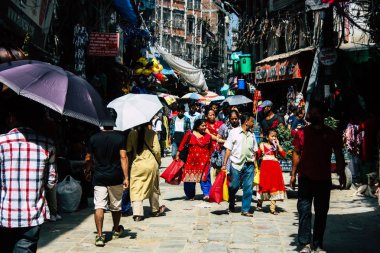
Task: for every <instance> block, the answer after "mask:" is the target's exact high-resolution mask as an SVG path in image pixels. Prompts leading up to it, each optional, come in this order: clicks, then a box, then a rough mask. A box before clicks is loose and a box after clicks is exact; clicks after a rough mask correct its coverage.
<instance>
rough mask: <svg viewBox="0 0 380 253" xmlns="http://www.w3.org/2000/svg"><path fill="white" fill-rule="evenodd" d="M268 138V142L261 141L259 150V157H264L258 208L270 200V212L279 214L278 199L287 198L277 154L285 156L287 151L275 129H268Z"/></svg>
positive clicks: (261, 166) (261, 168) (261, 167)
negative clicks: (277, 210)
mask: <svg viewBox="0 0 380 253" xmlns="http://www.w3.org/2000/svg"><path fill="white" fill-rule="evenodd" d="M266 139H267V141H268V142H261V143H260V145H259V151H258V152H257V154H258V157H259V158H260V159H261V158H262V161H261V165H260V182H259V190H258V193H259V198H260V200H259V201H258V203H257V208H258V209H261V207H262V201H264V200H270V212H271V214H274V215H277V214H278V213H277V212H276V201H278V200H279V201H283V200H284V199H285V193H286V190H285V184H284V178H283V177H282V169H281V166H280V163H279V162H278V160H277V157H276V156H278V155H280V156H282V157H283V158H285V156H286V153H285V151H284V149H283V148H282V147H281V145H280V143H279V141H278V139H277V131H276V130H275V129H270V130H268V133H267V135H266ZM261 156H262V157H261Z"/></svg>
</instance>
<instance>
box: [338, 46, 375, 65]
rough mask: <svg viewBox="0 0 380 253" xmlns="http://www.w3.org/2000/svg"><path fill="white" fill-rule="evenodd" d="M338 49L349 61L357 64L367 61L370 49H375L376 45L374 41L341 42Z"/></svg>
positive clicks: (369, 56)
mask: <svg viewBox="0 0 380 253" xmlns="http://www.w3.org/2000/svg"><path fill="white" fill-rule="evenodd" d="M339 50H340V51H341V52H343V53H344V54H346V55H347V56H348V58H349V59H350V61H351V62H353V63H356V64H359V63H364V62H368V61H369V59H370V58H371V52H372V50H376V45H375V43H371V44H369V45H363V44H356V43H346V44H342V45H341V46H340V47H339Z"/></svg>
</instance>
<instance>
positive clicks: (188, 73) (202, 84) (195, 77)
mask: <svg viewBox="0 0 380 253" xmlns="http://www.w3.org/2000/svg"><path fill="white" fill-rule="evenodd" d="M157 51H158V53H159V54H160V55H161V56H162V58H163V59H164V60H165V61H166V62H167V64H169V66H170V67H171V68H172V69H174V70H176V71H178V72H179V74H180V75H181V77H182V78H183V79H184V80H185V81H186V82H187V83H189V84H190V85H191V86H193V87H194V88H196V89H199V90H208V87H207V84H206V79H205V77H204V75H203V72H202V70H201V69H197V68H196V67H194V66H193V65H191V64H190V63H188V62H187V61H185V60H183V59H181V58H178V57H177V56H174V55H172V54H170V53H168V52H166V51H165V49H164V48H162V47H160V46H157Z"/></svg>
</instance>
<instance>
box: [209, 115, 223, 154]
mask: <svg viewBox="0 0 380 253" xmlns="http://www.w3.org/2000/svg"><path fill="white" fill-rule="evenodd" d="M205 115H206V133H208V134H209V135H211V137H212V151H214V150H215V149H218V148H219V145H218V144H219V143H224V140H223V139H222V138H221V136H220V135H219V134H218V132H219V128H220V127H221V126H222V125H223V124H224V123H223V121H219V120H216V117H215V111H214V110H212V109H211V108H209V109H207V110H206V111H205Z"/></svg>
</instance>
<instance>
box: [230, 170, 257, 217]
mask: <svg viewBox="0 0 380 253" xmlns="http://www.w3.org/2000/svg"><path fill="white" fill-rule="evenodd" d="M253 168H254V166H253V163H245V164H244V165H243V168H242V169H241V170H240V171H238V170H237V169H234V168H233V165H232V164H231V169H230V176H231V181H230V186H229V195H230V196H229V199H230V205H234V204H235V195H236V193H237V191H238V190H239V187H240V178H241V180H242V187H243V198H242V201H241V202H242V203H241V212H242V213H243V212H249V210H250V209H251V201H252V187H253V185H252V184H253V176H254V169H253Z"/></svg>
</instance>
